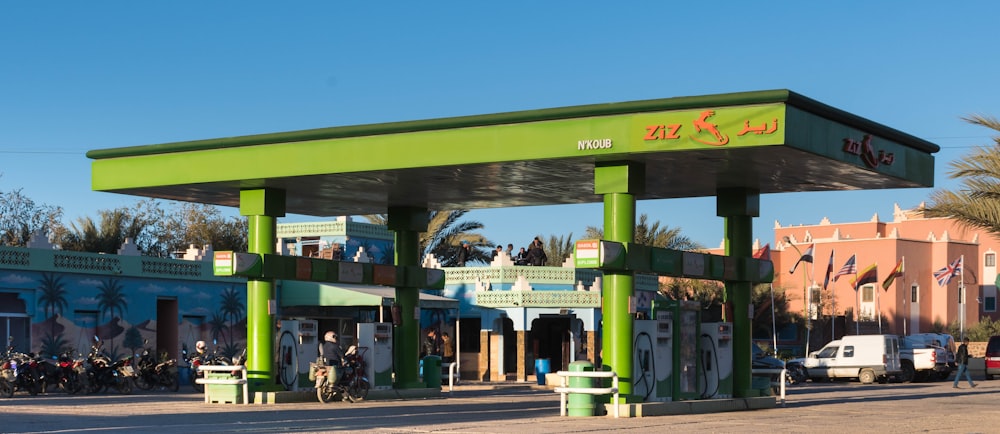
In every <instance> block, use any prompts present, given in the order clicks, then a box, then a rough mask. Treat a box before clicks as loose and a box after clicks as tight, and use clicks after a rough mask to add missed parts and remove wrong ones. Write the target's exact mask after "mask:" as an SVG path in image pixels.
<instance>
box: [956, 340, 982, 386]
mask: <svg viewBox="0 0 1000 434" xmlns="http://www.w3.org/2000/svg"><path fill="white" fill-rule="evenodd" d="M955 363H957V364H958V371H956V372H955V383H953V384H952V385H951V387H954V388H955V389H958V388H959V387H958V382H959V380H961V379H962V374H963V373H964V374H965V379H966V380H969V387H976V383H973V382H972V375H969V338H964V339H962V345H959V346H958V352H956V353H955Z"/></svg>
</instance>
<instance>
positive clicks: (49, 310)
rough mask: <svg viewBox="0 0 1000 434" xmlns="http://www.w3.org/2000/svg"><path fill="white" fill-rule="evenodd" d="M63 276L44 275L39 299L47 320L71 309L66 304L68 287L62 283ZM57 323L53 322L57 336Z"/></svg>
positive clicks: (39, 288)
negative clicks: (66, 309) (64, 310)
mask: <svg viewBox="0 0 1000 434" xmlns="http://www.w3.org/2000/svg"><path fill="white" fill-rule="evenodd" d="M62 279H63V276H62V275H58V274H55V273H42V283H41V285H39V286H38V290H39V291H42V295H41V296H40V297H38V302H39V303H40V304H41V305H42V309H44V310H45V315H46V318H53V317H55V315H56V313H58V314H62V313H63V309H65V308H67V307H69V305H68V303H66V286H65V284H64V283H63V281H62ZM55 327H56V323H55V321H54V320H53V321H52V333H51V334H53V335H54V334H55Z"/></svg>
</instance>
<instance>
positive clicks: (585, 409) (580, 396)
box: [566, 360, 595, 416]
mask: <svg viewBox="0 0 1000 434" xmlns="http://www.w3.org/2000/svg"><path fill="white" fill-rule="evenodd" d="M593 370H594V364H593V363H590V362H588V361H586V360H578V361H575V362H573V363H570V364H569V371H570V372H593ZM594 380H595V378H590V377H569V378H568V381H567V384H568V385H569V387H594ZM594 401H595V397H594V395H591V394H589V393H570V394H569V396H567V399H566V414H567V415H569V416H593V415H594V408H595V406H594Z"/></svg>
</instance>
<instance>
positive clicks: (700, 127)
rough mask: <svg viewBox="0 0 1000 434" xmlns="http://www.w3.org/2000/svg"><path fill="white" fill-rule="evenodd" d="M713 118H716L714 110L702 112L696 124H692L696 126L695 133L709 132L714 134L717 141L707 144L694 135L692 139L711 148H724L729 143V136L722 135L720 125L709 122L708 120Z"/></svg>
mask: <svg viewBox="0 0 1000 434" xmlns="http://www.w3.org/2000/svg"><path fill="white" fill-rule="evenodd" d="M712 116H715V111H714V110H705V111H703V112H701V116H698V119H695V120H694V122H692V123H693V124H694V129H695V131H697V132H699V133H700V132H702V131H708V132H709V133H712V135H713V136H715V141H714V142H707V141H705V140H701V139H699V138H697V137H695V136H694V135H692V136H691V138H692V139H694V140H696V141H699V142H701V143H704V144H706V145H711V146H722V145H725V144H726V143H729V136H727V135H723V134H722V133H720V132H719V126H718V125H715V124H713V123H711V122H708V118H710V117H712Z"/></svg>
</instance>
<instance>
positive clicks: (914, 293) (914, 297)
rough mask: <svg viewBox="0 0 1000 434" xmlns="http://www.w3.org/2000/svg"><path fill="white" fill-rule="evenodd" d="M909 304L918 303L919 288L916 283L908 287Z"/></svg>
mask: <svg viewBox="0 0 1000 434" xmlns="http://www.w3.org/2000/svg"><path fill="white" fill-rule="evenodd" d="M910 303H920V287H919V286H917V284H916V283H914V284H913V285H910Z"/></svg>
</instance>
